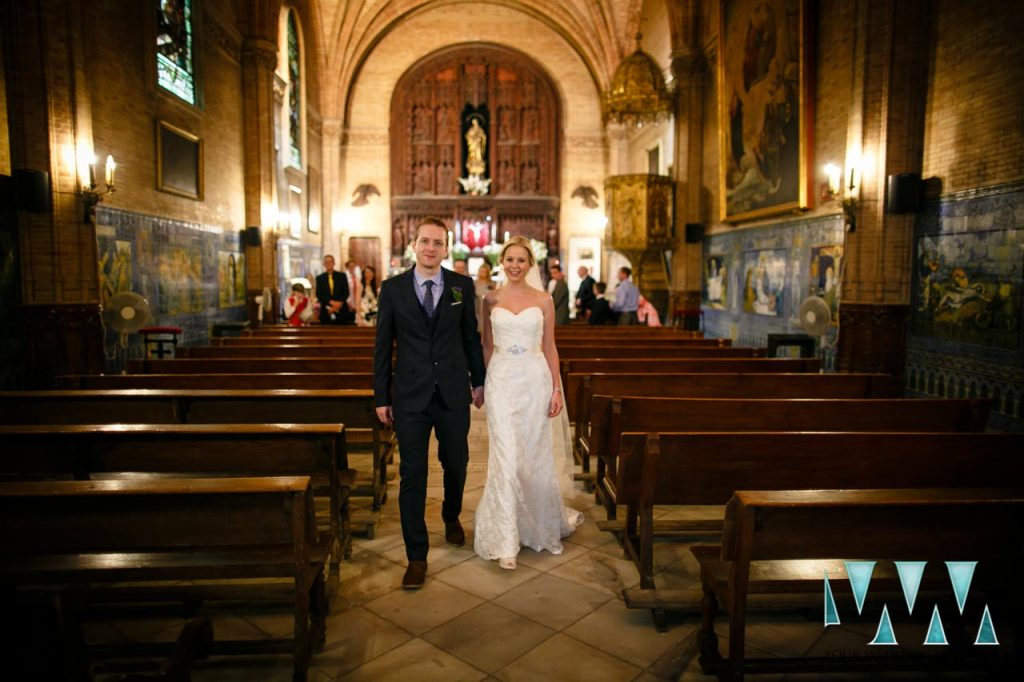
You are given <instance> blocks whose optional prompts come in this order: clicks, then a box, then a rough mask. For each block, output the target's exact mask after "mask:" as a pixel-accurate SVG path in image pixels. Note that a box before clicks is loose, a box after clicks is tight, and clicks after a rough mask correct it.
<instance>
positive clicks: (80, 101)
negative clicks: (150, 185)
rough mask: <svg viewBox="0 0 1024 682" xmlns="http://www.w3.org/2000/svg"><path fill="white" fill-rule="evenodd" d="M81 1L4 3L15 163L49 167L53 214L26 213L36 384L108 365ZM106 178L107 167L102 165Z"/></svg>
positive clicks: (29, 360) (24, 248)
mask: <svg viewBox="0 0 1024 682" xmlns="http://www.w3.org/2000/svg"><path fill="white" fill-rule="evenodd" d="M84 19H85V17H84V16H83V13H82V12H81V7H80V5H79V3H76V2H68V1H67V0H26V1H25V2H18V3H4V4H3V9H2V10H0V21H2V22H3V24H4V31H3V34H4V35H3V37H4V41H5V43H6V44H5V46H4V47H5V48H6V55H7V59H6V63H5V69H6V87H7V94H8V97H7V102H8V106H9V108H8V124H9V128H10V138H11V167H12V168H13V169H31V170H38V171H46V172H47V173H49V176H50V200H51V201H50V210H49V211H47V212H41V213H26V212H20V213H19V214H18V233H19V255H20V258H21V275H22V282H21V284H22V287H21V289H22V301H21V303H22V311H21V312H22V315H21V317H22V319H23V334H24V338H25V346H24V347H25V353H26V357H25V358H24V371H25V373H26V383H27V384H28V385H29V386H31V387H49V386H51V385H52V383H51V382H52V379H53V377H54V376H56V375H58V374H69V373H75V374H77V373H96V372H99V371H102V368H103V332H102V326H101V323H100V305H99V300H100V299H99V276H98V270H97V264H96V229H95V224H94V223H93V222H91V221H87V220H85V219H84V218H83V206H82V203H81V199H80V195H79V190H80V188H81V182H82V178H81V177H80V174H84V175H85V178H88V175H87V171H88V167H87V166H86V165H84V164H83V163H80V161H84V160H86V159H88V158H89V157H91V156H92V155H93V153H94V149H93V143H92V111H91V107H90V100H89V90H88V84H87V79H86V68H85V58H84V54H83V32H84V31H85V28H84V24H83V21H84ZM97 170H98V172H99V173H100V180H102V172H103V171H102V168H101V167H98V168H97Z"/></svg>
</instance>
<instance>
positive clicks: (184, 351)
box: [177, 343, 373, 364]
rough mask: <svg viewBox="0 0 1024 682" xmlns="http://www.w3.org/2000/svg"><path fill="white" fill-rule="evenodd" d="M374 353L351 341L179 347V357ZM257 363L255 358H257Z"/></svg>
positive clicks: (338, 357)
mask: <svg viewBox="0 0 1024 682" xmlns="http://www.w3.org/2000/svg"><path fill="white" fill-rule="evenodd" d="M357 357H358V358H362V357H369V358H372V357H373V346H371V345H365V344H348V345H332V346H306V345H302V344H287V345H281V344H273V343H272V344H267V345H262V346H193V347H191V348H189V347H185V348H179V349H178V353H177V359H183V360H184V359H189V358H196V359H205V358H217V359H221V358H260V359H264V358H287V359H292V358H304V359H308V358H322V359H325V360H326V359H334V360H341V359H348V358H357ZM253 362H254V364H255V362H256V361H255V360H254V361H253Z"/></svg>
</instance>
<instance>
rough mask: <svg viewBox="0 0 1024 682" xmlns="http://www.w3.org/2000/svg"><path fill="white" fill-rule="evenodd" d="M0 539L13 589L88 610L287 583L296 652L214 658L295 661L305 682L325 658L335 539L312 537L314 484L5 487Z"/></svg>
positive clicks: (228, 645) (0, 574)
mask: <svg viewBox="0 0 1024 682" xmlns="http://www.w3.org/2000/svg"><path fill="white" fill-rule="evenodd" d="M0 537H2V538H3V544H4V557H3V559H2V560H0V584H3V585H4V586H5V587H6V588H8V589H11V588H16V587H22V586H29V585H63V586H69V587H73V588H75V589H76V591H81V592H83V593H84V594H83V598H85V599H88V593H89V590H90V589H92V588H93V587H95V586H100V585H104V584H106V585H109V584H111V583H118V584H119V585H120V586H124V587H131V585H132V584H133V583H134V584H138V583H140V582H151V581H192V580H208V579H219V580H234V581H238V580H247V581H249V580H257V581H266V580H268V579H289V580H290V581H291V585H292V590H291V591H292V596H293V599H294V635H293V637H292V638H291V639H290V640H286V641H268V640H261V641H255V642H251V641H250V642H230V641H228V642H214V644H213V649H212V653H256V652H259V653H268V652H273V653H281V652H287V651H290V652H291V653H292V654H293V656H294V665H293V679H296V680H304V679H306V672H307V669H308V666H309V659H310V656H311V653H312V651H313V650H314V649H316V650H320V649H322V648H323V644H324V640H325V628H326V626H325V620H326V615H327V599H326V591H325V589H324V575H323V573H324V562H325V560H326V558H327V553H328V550H329V548H330V545H331V540H332V539H331V538H330V537H328V536H327V535H326V534H320V533H318V532H317V525H316V519H315V516H314V506H313V494H312V487H311V484H310V480H309V478H308V477H280V478H278V477H273V478H267V477H264V478H231V479H224V478H222V479H166V480H160V481H155V480H148V481H46V482H39V481H29V482H20V483H2V484H0ZM197 587H199V586H197ZM217 588H218V589H226V588H227V586H220V585H218V586H217ZM189 589H190V588H189V586H187V585H171V586H165V587H162V588H159V590H157V589H154V590H153V592H152V596H151V597H150V598H151V599H155V598H157V597H158V592H159V591H163V592H164V595H160V596H164V597H165V598H168V599H171V598H174V599H180V598H181V595H183V594H188V592H189ZM265 589H266V585H265V584H260V583H258V582H257V583H250V584H248V585H239V586H238V592H239V593H243V592H244V593H248V594H256V595H259V594H260V593H261V592H262V591H263V590H265ZM169 644H171V643H169Z"/></svg>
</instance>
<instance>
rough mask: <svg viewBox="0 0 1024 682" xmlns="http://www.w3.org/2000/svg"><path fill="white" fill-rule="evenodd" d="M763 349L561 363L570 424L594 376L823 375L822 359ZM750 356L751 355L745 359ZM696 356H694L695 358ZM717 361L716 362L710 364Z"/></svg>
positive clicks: (696, 352) (702, 350) (731, 349)
mask: <svg viewBox="0 0 1024 682" xmlns="http://www.w3.org/2000/svg"><path fill="white" fill-rule="evenodd" d="M760 351H762V349H760V348H719V349H699V350H698V349H693V350H691V351H689V352H688V353H687V356H686V357H679V358H671V359H665V358H659V359H642V358H639V359H637V358H626V359H624V358H615V359H609V358H587V359H582V360H562V359H561V358H560V359H559V364H560V365H561V372H562V382H563V385H564V387H565V395H566V396H567V397H566V400H567V402H568V404H569V421H572V422H575V421H577V419H578V417H579V412H578V410H579V408H580V406H581V405H582V404H583V402H584V399H585V397H586V396H584V395H583V394H582V393H581V389H582V386H583V382H584V381H585V378H586V376H587V375H590V374H659V375H660V374H686V373H692V372H700V373H702V374H703V373H728V374H733V373H737V372H744V373H751V372H753V373H758V374H761V373H764V372H772V373H780V372H819V371H821V360H820V359H818V358H765V357H763V353H761V354H760V355H759V354H758V353H759V352H760ZM745 353H748V355H744V354H745ZM691 354H693V355H691ZM709 361H713V362H709Z"/></svg>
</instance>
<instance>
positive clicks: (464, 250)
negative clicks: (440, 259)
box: [452, 242, 469, 261]
mask: <svg viewBox="0 0 1024 682" xmlns="http://www.w3.org/2000/svg"><path fill="white" fill-rule="evenodd" d="M468 258H469V247H468V246H466V245H465V244H463V243H462V242H459V243H458V244H455V245H454V246H452V260H453V261H457V260H466V259H468Z"/></svg>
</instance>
